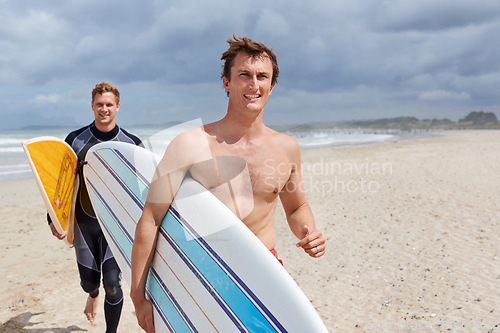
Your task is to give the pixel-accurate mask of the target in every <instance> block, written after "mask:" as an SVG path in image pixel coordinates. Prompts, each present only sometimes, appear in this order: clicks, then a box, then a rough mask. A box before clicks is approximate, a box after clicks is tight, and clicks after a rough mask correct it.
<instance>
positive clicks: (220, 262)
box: [114, 154, 286, 332]
mask: <svg viewBox="0 0 500 333" xmlns="http://www.w3.org/2000/svg"><path fill="white" fill-rule="evenodd" d="M120 160H121V161H122V162H123V163H124V165H123V166H125V168H123V169H122V168H120V170H122V171H123V170H125V171H126V172H124V174H125V176H126V178H127V179H129V177H130V172H132V174H135V177H138V178H140V179H141V180H144V179H145V177H144V176H142V175H141V174H140V173H139V172H138V170H136V169H135V168H133V169H131V168H129V167H127V166H130V165H132V163H130V162H129V161H128V160H127V159H126V158H125V157H124V156H123V155H121V154H120ZM115 169H116V168H115ZM127 174H128V175H127ZM114 177H115V179H117V180H118V181H119V182H120V183H121V184H122V186H125V183H124V182H123V180H120V179H122V178H125V177H124V176H122V175H121V174H120V176H118V175H116V176H114ZM136 191H137V190H136ZM136 191H134V190H133V189H130V188H129V189H128V190H127V193H129V195H130V196H131V198H133V199H134V198H137V199H139V198H142V195H140V194H139V193H141V192H139V193H137V192H136ZM141 194H142V193H141ZM136 203H137V202H136ZM141 204H142V205H143V199H142V200H141ZM141 208H142V207H141ZM168 215H170V216H172V215H171V214H167V216H168ZM177 215H178V213H177ZM167 216H166V217H165V218H167ZM179 217H180V216H179ZM186 225H187V223H186ZM191 230H192V228H191ZM193 231H194V230H193ZM188 232H189V231H188ZM182 235H185V233H182ZM164 236H165V235H164ZM195 239H196V240H197V242H201V243H202V244H203V246H201V248H202V249H203V251H204V252H205V255H206V254H208V255H209V258H211V259H212V261H214V262H215V263H216V265H217V266H218V267H219V270H220V271H222V272H224V270H226V272H225V273H224V274H225V275H221V276H224V277H225V278H226V281H228V280H227V277H228V275H230V276H231V277H232V278H229V281H230V283H233V284H234V286H236V287H237V289H239V295H238V296H237V297H236V299H239V300H240V301H239V302H236V303H235V305H236V307H235V309H236V310H238V315H243V322H248V323H249V324H250V326H252V323H253V324H255V319H256V317H255V313H256V312H254V311H255V310H257V311H258V313H259V315H257V317H261V319H262V320H263V321H262V323H267V324H268V325H271V326H270V327H269V328H270V329H271V330H273V331H275V330H276V328H273V327H272V324H270V323H269V320H270V321H271V322H272V323H273V324H274V325H276V327H277V328H278V329H279V330H280V331H282V332H286V330H285V329H284V328H283V327H282V325H281V324H280V323H279V322H278V321H277V320H276V318H274V316H273V315H272V314H271V313H270V311H269V310H268V309H267V308H266V307H265V306H264V304H263V303H262V302H261V301H260V300H259V299H258V298H257V297H256V295H254V294H253V293H252V292H251V291H250V289H249V288H248V287H247V286H246V285H245V284H244V283H243V282H242V281H241V279H240V278H239V277H238V276H237V275H236V274H235V273H234V272H233V271H232V270H231V269H230V268H229V266H228V265H227V264H226V263H225V262H224V261H223V260H222V259H221V258H220V256H218V255H217V253H216V252H215V251H214V250H213V249H211V248H210V246H209V245H208V244H207V243H206V241H205V240H203V238H201V237H199V236H198V237H195ZM167 241H168V239H167ZM171 245H172V244H171ZM205 248H206V249H205ZM207 250H208V252H210V254H209V253H207ZM200 253H203V252H198V253H197V255H199V254H200ZM212 256H213V257H212ZM190 258H193V257H192V256H190ZM214 258H215V259H214ZM195 259H196V258H195ZM183 260H184V259H183ZM195 261H196V260H195ZM185 263H186V264H187V262H186V261H185ZM221 266H222V267H224V269H222V268H221ZM195 275H196V274H195ZM197 277H198V278H199V279H200V276H197ZM209 277H210V276H209ZM234 280H236V281H237V283H236V284H235V281H234ZM200 282H201V283H202V284H203V282H202V280H201V279H200ZM212 282H215V283H217V280H213V281H212ZM204 285H205V287H206V288H208V289H210V288H209V287H208V286H207V285H206V284H204ZM238 285H239V286H238ZM234 286H232V287H234ZM219 287H220V286H219ZM224 287H225V288H227V285H225V286H224ZM240 288H243V289H244V290H245V291H242V290H241V289H240ZM208 289H207V290H208ZM216 289H217V288H216ZM219 289H221V290H222V291H224V289H223V288H219ZM208 291H209V292H210V293H211V294H212V296H214V295H213V293H212V292H211V290H208ZM226 296H229V295H226ZM240 297H244V298H240ZM249 298H251V299H249ZM244 299H246V300H247V302H245V301H243V303H247V305H248V301H249V302H250V304H249V305H250V308H251V309H252V308H253V310H250V311H249V310H248V307H238V304H241V300H244ZM216 301H217V300H216ZM255 303H256V304H255ZM219 304H220V305H221V303H219ZM221 306H222V307H223V310H224V311H226V313H227V312H228V309H227V308H226V309H224V305H221ZM259 308H260V309H259ZM261 310H262V311H263V312H264V313H265V315H264V314H262V312H261ZM229 311H231V310H229ZM248 313H252V315H250V316H248ZM228 315H229V314H228ZM230 317H231V316H230ZM266 317H267V318H266ZM245 318H246V319H245ZM237 326H239V325H237ZM256 329H262V327H261V326H260V325H259V326H257V327H256Z"/></svg>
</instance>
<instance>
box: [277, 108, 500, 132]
mask: <svg viewBox="0 0 500 333" xmlns="http://www.w3.org/2000/svg"><path fill="white" fill-rule="evenodd" d="M274 128H275V129H276V130H278V131H292V132H309V131H315V130H320V129H363V130H377V131H389V130H399V131H405V132H410V131H416V130H456V129H500V122H499V121H498V119H497V116H496V115H495V114H494V113H493V112H484V111H472V112H470V113H469V114H468V115H467V116H465V118H462V119H460V120H459V121H458V122H454V121H451V120H449V119H446V118H445V119H418V118H416V117H396V118H381V119H368V120H351V121H335V122H318V123H307V124H300V125H293V126H279V127H274Z"/></svg>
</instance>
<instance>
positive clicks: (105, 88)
mask: <svg viewBox="0 0 500 333" xmlns="http://www.w3.org/2000/svg"><path fill="white" fill-rule="evenodd" d="M119 109H120V92H119V91H118V89H116V87H115V86H113V85H112V84H109V83H105V82H101V83H99V84H97V85H96V86H95V88H94V90H92V110H93V111H94V116H95V121H94V122H92V123H91V124H90V125H88V126H85V127H82V128H80V129H78V130H76V131H73V132H71V133H69V134H68V136H67V137H66V139H65V140H66V142H67V143H68V144H69V145H70V146H71V147H72V148H73V150H74V151H75V152H76V155H77V156H78V174H79V175H78V176H79V177H80V188H79V191H78V196H77V200H76V205H75V228H74V232H75V238H74V247H75V251H76V259H77V262H78V271H79V273H80V285H81V286H82V288H83V290H84V291H85V292H86V293H88V294H89V296H88V299H87V303H86V305H85V310H84V313H85V315H86V316H87V319H88V320H89V321H90V322H93V321H94V319H95V316H96V312H97V303H98V302H97V299H98V296H99V285H100V279H101V275H102V279H103V286H104V291H105V302H104V315H105V319H106V332H109V333H111V332H116V329H117V327H118V322H119V321H120V315H121V311H122V306H123V292H122V288H121V282H120V281H121V272H120V268H119V267H118V265H117V263H116V261H115V259H114V257H113V254H112V253H111V250H110V249H109V247H108V243H107V242H106V239H105V238H104V235H103V233H102V230H101V228H100V226H99V223H98V222H97V219H96V217H95V213H94V210H93V208H92V205H91V203H90V199H89V194H88V192H87V188H86V187H85V182H84V181H83V173H82V163H80V162H82V161H83V160H84V159H85V155H86V154H87V151H88V150H89V148H90V147H92V146H93V145H95V144H97V143H100V142H103V141H122V142H128V143H131V144H135V145H140V146H142V142H141V140H140V139H139V138H138V137H136V136H135V135H133V134H130V133H128V132H127V131H125V130H124V129H123V128H120V127H118V125H116V120H115V115H116V113H117V112H118V110H119ZM47 218H48V219H49V225H50V228H51V230H52V234H53V235H54V236H56V237H57V238H59V239H63V238H64V237H65V236H66V235H65V234H59V233H58V232H57V231H56V229H55V227H54V225H53V223H52V222H51V221H50V218H49V217H48V214H47Z"/></svg>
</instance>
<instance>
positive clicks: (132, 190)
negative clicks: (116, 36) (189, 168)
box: [84, 142, 327, 333]
mask: <svg viewBox="0 0 500 333" xmlns="http://www.w3.org/2000/svg"><path fill="white" fill-rule="evenodd" d="M159 160H160V157H159V156H157V155H154V154H153V153H151V152H149V151H147V150H145V149H143V148H141V147H137V146H134V145H130V144H125V143H121V142H106V143H101V144H98V145H95V146H93V147H92V148H91V149H90V150H89V152H88V153H87V157H86V161H87V164H86V165H85V167H84V179H85V183H86V185H87V188H88V191H89V193H90V198H91V201H92V205H93V206H94V210H95V212H96V214H97V217H98V220H99V223H100V225H101V228H102V230H103V232H104V234H105V236H106V239H107V241H108V243H109V246H110V247H111V250H112V251H113V253H114V255H115V258H116V261H117V262H118V265H119V266H120V268H121V270H122V273H123V276H124V277H125V280H126V281H127V282H129V283H130V258H131V253H132V243H133V241H134V233H135V227H136V224H137V222H138V220H139V218H140V216H141V213H142V208H143V206H144V203H145V200H146V197H147V192H148V188H149V181H150V180H151V179H152V177H153V174H154V171H155V168H156V165H157V163H158V162H159ZM146 289H147V291H146V292H147V295H148V297H149V299H150V300H151V302H152V304H153V308H154V320H155V328H156V332H202V333H205V332H224V333H226V332H300V333H303V332H327V329H326V328H325V326H324V324H323V322H322V321H321V319H320V317H319V315H318V314H317V312H316V311H315V310H314V308H313V307H312V305H311V303H310V302H309V300H308V299H307V298H306V296H305V295H304V294H303V292H302V291H301V290H300V288H299V287H298V286H297V285H296V284H295V282H294V281H293V279H292V278H291V277H290V275H288V273H287V272H286V271H285V269H284V268H283V267H282V266H281V264H280V263H279V262H278V261H277V260H276V258H275V257H274V256H273V255H272V254H271V253H270V252H269V250H267V248H266V247H265V246H264V245H263V244H262V243H261V242H260V241H259V239H258V238H257V237H256V236H255V235H254V234H253V233H252V232H251V231H250V230H249V229H248V228H247V227H246V226H245V225H244V224H243V223H242V222H241V221H240V220H239V219H238V218H237V217H236V216H235V215H234V214H233V213H232V212H231V211H230V210H229V209H228V208H227V207H226V206H224V204H223V203H222V202H220V201H219V200H218V199H217V198H216V197H214V196H213V195H212V194H211V193H210V192H208V191H207V190H205V188H203V187H202V186H201V185H200V184H199V183H198V182H196V181H194V180H193V179H190V178H187V179H185V180H184V182H183V184H182V186H181V188H180V189H179V192H178V194H177V196H176V198H175V200H174V202H173V203H172V205H171V208H170V210H169V211H168V213H167V215H166V216H165V218H164V219H163V222H162V224H161V228H160V233H159V236H158V242H157V245H156V253H155V255H154V258H153V262H152V265H151V269H150V272H149V275H148V281H147V285H146Z"/></svg>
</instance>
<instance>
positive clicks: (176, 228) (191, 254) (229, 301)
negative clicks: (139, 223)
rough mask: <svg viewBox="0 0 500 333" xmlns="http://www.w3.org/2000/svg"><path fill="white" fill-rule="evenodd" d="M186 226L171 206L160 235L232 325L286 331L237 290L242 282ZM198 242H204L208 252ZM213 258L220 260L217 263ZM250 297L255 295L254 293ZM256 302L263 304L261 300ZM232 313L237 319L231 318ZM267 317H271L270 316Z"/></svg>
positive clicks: (202, 240) (253, 329)
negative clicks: (224, 267)
mask: <svg viewBox="0 0 500 333" xmlns="http://www.w3.org/2000/svg"><path fill="white" fill-rule="evenodd" d="M187 226H189V224H188V222H186V221H185V220H184V219H183V218H182V216H180V214H179V213H178V212H177V211H175V209H173V208H172V207H171V209H170V210H169V214H167V216H166V217H165V219H164V220H163V222H162V227H163V228H165V229H166V230H165V231H164V233H163V232H162V236H164V237H165V238H166V239H167V241H168V242H169V243H170V245H171V246H172V247H173V248H174V249H175V251H176V252H177V254H178V255H179V256H180V257H181V259H182V260H183V261H184V262H185V264H186V265H187V266H188V267H189V268H190V269H191V271H192V272H193V274H195V275H196V276H197V277H198V279H199V280H200V282H201V283H202V284H203V286H204V287H205V288H206V289H207V291H208V292H209V293H210V294H211V295H212V296H213V297H214V299H215V300H216V301H217V303H218V304H219V305H220V306H221V307H222V309H223V310H224V311H225V313H226V314H227V316H228V317H229V318H230V319H231V320H232V321H233V323H234V324H235V325H236V327H238V329H239V330H240V331H242V332H245V331H246V330H245V328H246V329H248V330H249V331H250V332H262V331H264V332H276V331H277V330H279V331H281V332H286V330H285V329H284V328H283V327H282V326H281V324H280V323H279V322H277V321H276V322H274V324H275V325H276V326H277V327H275V326H273V323H272V322H270V321H269V319H268V318H267V317H266V316H265V315H264V314H263V313H262V312H261V310H260V309H259V308H258V307H257V306H256V305H255V303H254V302H252V300H251V299H250V298H249V295H248V294H246V293H245V292H244V291H243V290H242V289H241V285H244V284H243V282H242V281H241V280H240V279H239V278H238V277H237V276H236V274H235V273H234V272H233V271H232V270H230V269H229V270H224V269H223V268H222V267H221V265H220V262H222V263H223V264H224V265H226V267H227V268H229V267H228V266H227V264H225V263H224V261H223V260H222V259H221V258H220V257H219V256H218V255H217V254H216V253H215V251H214V250H213V249H211V248H210V247H209V246H208V244H207V243H206V241H205V240H204V239H203V238H202V237H200V236H199V235H196V236H195V237H193V234H192V233H186V232H185V231H188V228H187ZM161 231H163V230H161ZM188 235H189V237H188ZM174 242H175V243H174ZM201 243H205V245H206V247H208V248H209V251H207V250H206V248H204V247H203V246H202V244H201ZM211 253H213V254H215V256H213V255H211ZM216 258H218V259H219V260H220V262H217V260H216ZM231 275H233V276H231ZM234 277H236V278H237V279H238V280H239V282H240V283H239V284H238V283H236V281H235V279H234ZM245 287H246V286H245ZM253 296H254V297H255V295H253ZM255 298H256V297H255ZM259 302H260V301H259ZM260 305H261V306H262V307H264V305H263V304H262V303H260ZM234 315H236V316H237V317H238V318H235V317H234ZM271 318H273V317H272V315H271ZM273 319H274V318H273ZM242 325H243V326H242Z"/></svg>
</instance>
